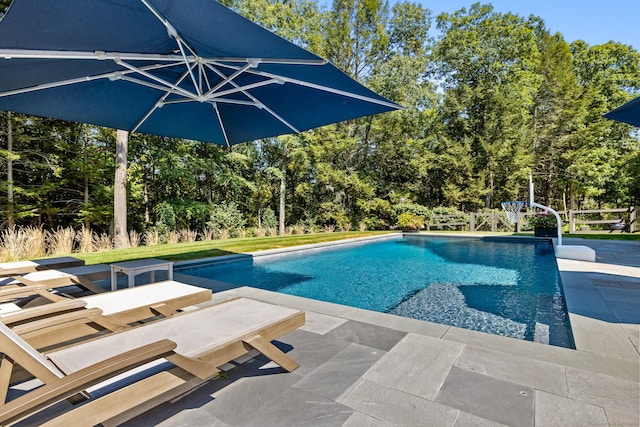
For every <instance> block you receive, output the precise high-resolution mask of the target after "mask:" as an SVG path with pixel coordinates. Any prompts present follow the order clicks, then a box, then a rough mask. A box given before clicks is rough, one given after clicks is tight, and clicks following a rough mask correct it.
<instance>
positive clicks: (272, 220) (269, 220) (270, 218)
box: [262, 208, 278, 228]
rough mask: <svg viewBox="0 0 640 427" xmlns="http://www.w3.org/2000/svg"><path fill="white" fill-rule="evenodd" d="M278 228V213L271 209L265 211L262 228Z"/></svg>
mask: <svg viewBox="0 0 640 427" xmlns="http://www.w3.org/2000/svg"><path fill="white" fill-rule="evenodd" d="M277 227H278V219H277V218H276V213H275V212H274V211H273V209H271V208H267V209H265V211H264V213H263V214H262V228H277Z"/></svg>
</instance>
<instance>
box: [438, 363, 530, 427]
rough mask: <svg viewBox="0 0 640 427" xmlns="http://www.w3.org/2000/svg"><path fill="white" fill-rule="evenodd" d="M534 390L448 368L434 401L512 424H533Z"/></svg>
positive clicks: (523, 426) (524, 425)
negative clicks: (446, 375)
mask: <svg viewBox="0 0 640 427" xmlns="http://www.w3.org/2000/svg"><path fill="white" fill-rule="evenodd" d="M534 399H535V395H534V390H533V389H532V388H529V387H525V386H522V385H518V384H513V383H508V382H506V381H500V380H497V379H495V378H492V377H489V376H486V375H480V374H476V373H474V372H469V371H465V370H462V369H459V368H453V369H451V372H450V373H449V376H448V377H447V380H446V381H445V383H444V384H443V386H442V388H441V389H440V394H438V397H437V398H436V402H438V403H441V404H443V405H446V406H450V407H452V408H458V409H460V410H461V411H464V412H468V413H471V414H473V415H476V416H479V417H481V418H485V419H488V420H492V421H496V422H498V423H503V424H506V425H509V426H513V427H533V425H534Z"/></svg>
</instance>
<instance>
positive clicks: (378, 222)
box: [0, 0, 640, 235]
mask: <svg viewBox="0 0 640 427" xmlns="http://www.w3.org/2000/svg"><path fill="white" fill-rule="evenodd" d="M7 3H8V2H0V8H1V7H2V6H5V5H6V4H7ZM223 3H224V4H226V5H228V6H230V7H232V8H233V9H235V10H237V11H238V12H240V13H241V14H243V15H245V16H247V17H248V18H249V19H252V20H254V21H256V22H258V23H260V24H261V25H263V26H264V27H266V28H268V29H270V30H273V31H275V32H277V33H278V34H279V35H280V36H282V37H285V38H287V39H289V40H292V41H293V42H294V43H297V44H298V45H300V46H304V47H307V48H309V49H311V50H312V51H313V52H315V53H317V54H319V55H320V56H322V57H325V58H328V59H329V60H331V61H333V62H334V63H335V64H336V65H337V66H338V67H339V68H340V69H342V70H343V71H344V72H346V73H347V74H349V75H351V76H354V77H355V78H356V79H358V80H359V81H361V82H364V83H365V84H366V85H367V86H368V87H370V88H371V89H373V90H375V91H377V92H378V93H380V94H382V95H383V96H386V97H388V98H390V99H392V100H394V101H396V102H398V103H400V104H402V105H403V106H404V107H406V109H405V110H403V111H396V112H392V113H386V114H382V115H377V116H373V117H366V118H362V119H358V120H349V121H346V122H343V123H338V124H334V125H329V126H325V127H322V128H319V129H313V130H309V131H306V132H303V133H301V134H299V135H287V136H280V137H277V138H268V139H265V140H262V141H253V142H248V143H245V144H240V145H237V146H234V147H232V148H226V147H221V146H218V145H215V144H208V143H200V142H194V141H185V140H180V139H175V138H165V137H159V136H152V135H143V134H132V135H131V136H130V140H129V159H128V160H129V168H128V171H127V182H128V188H127V189H128V206H129V212H128V219H129V226H130V228H131V229H135V230H137V231H144V230H147V229H148V228H149V227H150V226H152V225H157V227H158V229H159V230H161V231H162V233H163V235H167V234H168V233H169V231H176V230H179V229H184V228H189V229H192V230H198V231H202V230H203V229H204V228H205V227H207V226H210V225H215V227H217V228H220V229H222V228H224V229H230V230H237V229H238V228H239V227H242V226H244V224H249V225H251V226H257V225H258V224H259V223H260V222H261V223H262V225H263V227H270V228H271V227H276V226H277V220H276V213H279V212H280V210H281V209H280V203H281V202H282V203H283V204H284V209H283V210H282V211H283V213H284V214H285V225H286V226H292V225H294V224H302V223H303V224H304V225H305V228H306V229H307V230H309V231H311V230H314V229H315V230H317V229H318V228H322V227H324V226H327V227H328V228H331V227H335V228H336V229H345V230H346V229H351V228H354V227H361V228H368V229H379V228H388V227H390V226H392V225H394V224H395V223H396V221H397V218H398V216H399V215H402V214H405V213H408V214H411V215H415V216H418V217H420V218H421V219H422V220H423V221H424V222H425V223H429V222H430V221H431V218H432V217H433V215H434V214H436V213H438V212H440V213H442V214H451V215H455V217H454V218H452V219H450V220H448V221H449V222H458V220H460V218H461V217H460V215H461V212H462V211H467V212H468V211H477V210H479V209H482V208H486V209H489V208H499V206H500V205H499V203H500V202H501V201H504V200H523V199H525V198H526V196H527V178H528V175H529V173H530V172H532V173H533V176H534V183H535V187H536V198H537V199H539V200H540V201H541V202H543V203H544V204H546V205H549V206H552V207H556V208H559V209H569V208H574V209H578V208H581V207H583V208H588V207H609V206H611V207H613V206H625V205H627V204H638V203H639V202H640V136H639V134H638V131H637V130H634V128H632V127H630V126H628V125H625V124H621V123H616V122H612V121H610V120H606V119H603V118H602V114H603V113H605V112H606V111H608V110H610V109H612V108H615V107H617V106H618V105H621V104H622V103H624V102H626V101H627V100H629V99H631V98H632V97H634V96H637V94H638V93H640V54H639V53H638V51H636V50H635V49H634V48H633V47H631V46H625V45H622V44H620V43H615V42H609V43H605V44H603V45H596V46H589V45H587V44H586V43H584V42H581V41H578V42H574V43H572V44H571V45H568V44H567V42H566V41H565V40H564V38H563V37H562V35H561V34H551V33H549V32H548V30H547V29H546V28H545V23H544V22H543V21H542V20H541V19H540V18H537V17H521V16H517V15H514V14H511V13H497V12H495V11H494V9H493V8H492V7H491V6H490V5H482V4H480V3H476V4H473V5H471V6H470V7H468V8H465V9H461V10H458V11H455V12H453V13H451V14H442V15H440V16H438V17H437V18H436V21H435V23H436V24H437V27H438V30H439V32H438V33H434V32H433V31H432V28H431V27H432V25H433V24H434V19H433V16H432V13H431V11H429V10H428V9H427V8H426V7H424V6H422V5H420V4H418V3H412V2H408V1H398V2H392V3H388V2H386V1H382V0H334V1H332V2H329V3H326V2H324V3H320V2H317V1H315V0H294V1H277V0H225V1H224V2H223ZM9 124H11V126H9ZM249 125H250V124H249ZM10 127H12V130H13V134H12V136H13V145H12V147H9V141H8V139H9V128H10ZM114 151H115V131H114V130H111V129H104V128H99V127H95V126H90V125H79V124H75V123H68V122H63V121H59V120H51V119H44V118H38V117H27V116H24V115H21V114H16V113H13V114H12V115H9V114H7V113H0V163H1V164H2V166H3V167H4V169H3V170H6V165H7V164H8V163H10V162H11V164H12V165H13V174H14V176H13V182H12V185H13V199H12V200H11V202H10V201H9V200H10V196H9V194H8V193H9V188H10V187H11V186H10V185H9V183H8V182H7V181H6V179H5V178H4V176H3V178H2V180H1V181H2V182H1V183H0V206H1V209H0V211H1V212H2V217H1V218H0V221H1V222H9V220H10V219H11V220H14V221H15V222H16V223H17V224H18V225H27V226H36V227H40V226H43V227H44V228H49V229H55V228H57V227H59V226H62V227H66V226H68V225H71V224H73V225H79V224H80V223H82V225H85V226H87V227H91V228H92V230H95V231H97V232H101V233H102V232H107V231H108V230H109V228H110V226H111V222H112V215H113V214H112V211H113V174H114V156H113V154H114ZM442 206H447V207H451V208H452V210H447V209H443V208H441V207H442ZM171 212H172V214H171Z"/></svg>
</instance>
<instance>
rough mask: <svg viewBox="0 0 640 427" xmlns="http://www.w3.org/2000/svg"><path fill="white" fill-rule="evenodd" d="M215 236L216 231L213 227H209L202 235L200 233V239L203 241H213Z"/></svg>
mask: <svg viewBox="0 0 640 427" xmlns="http://www.w3.org/2000/svg"><path fill="white" fill-rule="evenodd" d="M214 235H215V230H214V229H213V228H211V227H207V228H205V229H204V230H202V233H200V239H201V240H203V241H209V240H213V236H214Z"/></svg>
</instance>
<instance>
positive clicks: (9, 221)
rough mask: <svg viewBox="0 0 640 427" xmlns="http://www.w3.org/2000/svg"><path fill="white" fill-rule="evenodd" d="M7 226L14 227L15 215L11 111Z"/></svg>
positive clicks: (8, 151) (8, 138) (8, 124)
mask: <svg viewBox="0 0 640 427" xmlns="http://www.w3.org/2000/svg"><path fill="white" fill-rule="evenodd" d="M7 154H8V155H7V226H8V227H13V225H14V224H15V219H14V217H15V215H14V212H13V160H12V155H13V123H12V122H11V111H7Z"/></svg>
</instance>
